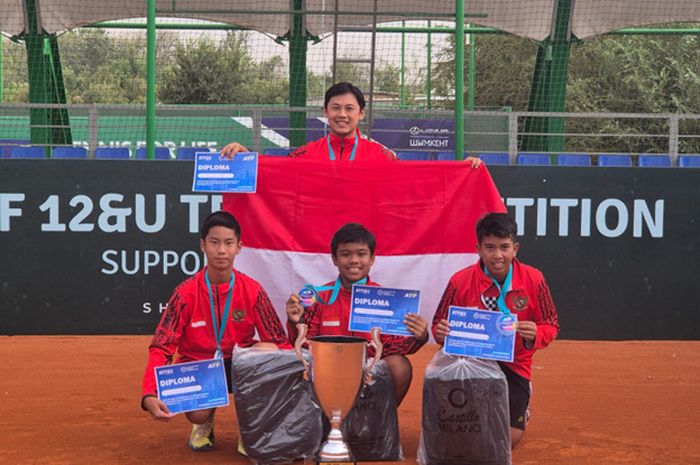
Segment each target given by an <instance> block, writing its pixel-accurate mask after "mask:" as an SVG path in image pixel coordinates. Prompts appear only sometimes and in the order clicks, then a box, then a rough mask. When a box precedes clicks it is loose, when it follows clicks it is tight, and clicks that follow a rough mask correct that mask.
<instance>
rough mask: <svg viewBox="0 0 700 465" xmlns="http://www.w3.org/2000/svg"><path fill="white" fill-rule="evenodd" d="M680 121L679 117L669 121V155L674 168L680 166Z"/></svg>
mask: <svg viewBox="0 0 700 465" xmlns="http://www.w3.org/2000/svg"><path fill="white" fill-rule="evenodd" d="M678 120H679V118H678V115H671V117H670V118H669V119H668V153H669V155H671V163H672V164H673V165H674V166H677V165H678Z"/></svg>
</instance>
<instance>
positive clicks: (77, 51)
mask: <svg viewBox="0 0 700 465" xmlns="http://www.w3.org/2000/svg"><path fill="white" fill-rule="evenodd" d="M58 44H59V52H60V54H61V63H62V65H63V79H64V83H65V86H66V96H67V99H68V103H144V102H145V101H146V61H145V53H144V47H143V42H141V41H138V40H135V39H129V38H119V39H115V38H113V37H110V36H109V35H108V34H107V33H106V32H105V31H104V30H100V29H79V30H77V31H76V32H71V33H67V34H64V35H63V36H61V37H60V38H59V39H58Z"/></svg>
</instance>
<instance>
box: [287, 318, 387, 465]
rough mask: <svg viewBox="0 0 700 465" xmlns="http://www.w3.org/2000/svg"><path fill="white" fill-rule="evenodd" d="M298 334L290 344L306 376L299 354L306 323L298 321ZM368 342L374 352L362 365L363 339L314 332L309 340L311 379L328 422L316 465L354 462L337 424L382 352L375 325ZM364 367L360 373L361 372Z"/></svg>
mask: <svg viewBox="0 0 700 465" xmlns="http://www.w3.org/2000/svg"><path fill="white" fill-rule="evenodd" d="M297 329H298V331H299V335H298V336H297V340H296V342H295V344H294V349H295V350H296V353H297V358H299V360H300V361H301V362H302V363H303V364H304V367H305V368H306V371H305V372H304V377H305V378H306V379H309V364H308V362H307V361H306V360H304V357H303V356H302V354H301V347H302V345H303V344H305V343H306V342H307V339H306V332H307V331H308V327H307V326H306V325H305V324H303V323H299V324H298V325H297ZM371 334H372V342H370V345H371V346H372V347H374V349H375V354H374V358H373V359H372V362H370V364H369V366H367V368H366V369H365V361H366V353H367V347H366V346H367V340H365V339H363V338H361V337H352V336H317V337H314V338H312V340H311V342H310V344H309V345H310V347H311V355H312V356H313V367H312V368H311V380H312V382H313V387H314V392H315V393H316V397H317V398H318V401H319V403H320V404H321V408H322V409H323V413H324V414H325V415H326V416H327V417H328V419H329V420H330V422H331V431H330V433H328V439H327V440H326V442H324V443H323V444H322V445H321V449H320V450H319V452H318V455H317V457H316V463H317V464H319V465H325V464H332V465H355V461H354V458H353V457H352V453H351V452H350V448H349V447H348V445H347V443H346V442H345V441H344V440H343V434H342V433H341V431H340V426H341V425H342V423H343V419H344V418H345V417H346V416H347V414H348V413H349V412H350V409H352V406H353V404H354V403H355V397H357V393H358V392H359V391H360V387H361V385H362V381H363V378H364V381H365V382H370V380H371V379H370V372H371V370H372V366H374V364H375V363H376V361H377V360H379V359H380V358H381V356H382V344H381V342H380V341H379V329H378V328H373V329H372V332H371ZM363 371H364V376H363Z"/></svg>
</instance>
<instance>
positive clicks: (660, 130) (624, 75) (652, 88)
mask: <svg viewBox="0 0 700 465" xmlns="http://www.w3.org/2000/svg"><path fill="white" fill-rule="evenodd" d="M699 46H700V40H698V37H697V36H651V37H650V36H606V37H600V38H596V39H593V40H591V41H589V42H586V43H583V44H581V45H576V46H574V47H573V48H572V50H571V58H570V62H569V82H568V88H567V111H572V112H580V111H588V112H628V113H695V114H697V113H700V76H699V73H700V55H699V54H698V52H697V50H698V47H699ZM567 131H568V132H575V133H587V134H629V135H632V136H627V137H614V136H611V137H602V138H600V137H589V138H584V139H581V138H570V141H569V142H568V145H569V146H570V147H571V148H572V149H573V150H576V149H585V150H588V151H628V152H633V153H642V152H658V153H662V152H665V151H667V150H668V138H667V136H666V134H668V124H667V122H666V121H664V120H658V119H657V120H654V119H642V120H621V119H606V120H582V119H579V120H573V121H569V122H568V124H567ZM681 131H682V132H683V131H685V132H686V133H694V134H698V133H700V126H699V125H698V124H697V122H686V123H684V125H683V126H682V127H681ZM636 134H639V136H633V135H636ZM653 134H660V135H661V136H656V137H654V136H652V135H653ZM699 149H700V141H697V140H696V139H695V140H694V139H683V138H681V146H680V151H681V152H697V151H698V150H699Z"/></svg>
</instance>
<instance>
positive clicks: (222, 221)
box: [200, 210, 241, 240]
mask: <svg viewBox="0 0 700 465" xmlns="http://www.w3.org/2000/svg"><path fill="white" fill-rule="evenodd" d="M214 226H223V227H224V228H228V229H232V230H233V232H235V233H236V237H237V238H238V240H240V239H241V225H240V224H239V223H238V220H237V219H236V217H234V216H233V215H232V214H230V213H229V212H225V211H223V210H219V211H218V212H214V213H212V214H211V215H209V216H207V217H206V218H204V221H203V222H202V227H201V228H200V234H201V236H202V239H203V240H204V239H206V238H207V234H209V230H210V229H211V228H213V227H214Z"/></svg>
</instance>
